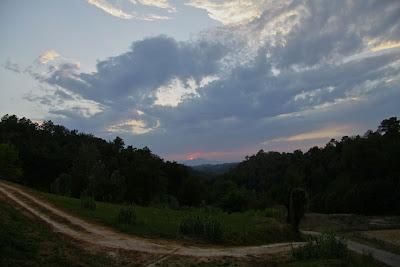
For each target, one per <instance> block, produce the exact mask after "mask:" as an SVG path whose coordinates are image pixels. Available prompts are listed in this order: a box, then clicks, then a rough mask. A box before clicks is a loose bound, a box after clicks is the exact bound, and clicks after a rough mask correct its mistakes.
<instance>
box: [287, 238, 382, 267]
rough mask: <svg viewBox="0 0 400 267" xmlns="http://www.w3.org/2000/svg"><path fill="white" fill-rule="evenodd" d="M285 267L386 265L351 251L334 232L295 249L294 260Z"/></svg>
mask: <svg viewBox="0 0 400 267" xmlns="http://www.w3.org/2000/svg"><path fill="white" fill-rule="evenodd" d="M283 266H284V267H312V266H315V267H317V266H326V267H334V266H338V267H339V266H341V267H342V266H343V267H377V266H384V265H382V264H380V263H378V262H376V261H375V260H374V259H373V258H372V256H371V255H356V254H354V253H351V252H350V251H349V250H348V249H347V246H346V244H345V243H344V242H343V241H342V240H341V239H338V238H337V237H336V236H334V235H333V234H324V235H321V236H316V237H310V239H309V240H308V242H307V244H306V245H305V246H303V247H300V248H297V249H293V251H292V260H291V262H289V263H285V264H283Z"/></svg>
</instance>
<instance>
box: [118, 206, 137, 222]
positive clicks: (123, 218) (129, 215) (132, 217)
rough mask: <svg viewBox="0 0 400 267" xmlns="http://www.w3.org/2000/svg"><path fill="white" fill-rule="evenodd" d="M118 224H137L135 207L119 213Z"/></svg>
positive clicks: (126, 208)
mask: <svg viewBox="0 0 400 267" xmlns="http://www.w3.org/2000/svg"><path fill="white" fill-rule="evenodd" d="M117 220H118V223H120V224H126V225H128V224H135V223H136V211H135V207H134V206H133V205H129V206H128V207H124V208H122V209H121V210H120V211H119V213H118V218H117Z"/></svg>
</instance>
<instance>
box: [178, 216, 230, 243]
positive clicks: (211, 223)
mask: <svg viewBox="0 0 400 267" xmlns="http://www.w3.org/2000/svg"><path fill="white" fill-rule="evenodd" d="M179 232H180V233H181V234H183V235H187V236H191V237H195V238H201V239H205V240H207V241H211V242H215V243H216V242H220V241H221V240H222V233H223V230H222V224H221V223H220V222H219V221H217V220H215V219H212V218H210V217H201V216H194V217H188V218H185V219H183V220H182V222H181V224H180V226H179Z"/></svg>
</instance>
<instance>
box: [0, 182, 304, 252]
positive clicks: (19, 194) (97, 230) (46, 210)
mask: <svg viewBox="0 0 400 267" xmlns="http://www.w3.org/2000/svg"><path fill="white" fill-rule="evenodd" d="M0 193H1V194H3V195H5V196H6V197H7V198H9V199H10V200H11V201H12V202H14V203H16V204H17V205H19V206H21V207H22V208H24V209H26V210H27V211H29V212H30V213H32V214H33V215H34V216H36V217H37V218H39V219H40V220H42V221H43V222H45V223H46V224H48V225H50V226H51V227H52V228H53V229H54V231H56V232H60V233H62V234H65V235H67V236H69V237H72V238H74V239H77V240H81V241H84V242H86V243H89V244H93V245H97V246H101V247H104V248H111V249H124V250H132V251H139V252H146V253H153V254H164V255H165V254H167V255H182V256H193V257H245V256H249V255H267V254H279V253H283V252H288V251H290V250H291V249H292V248H295V247H298V246H301V245H303V244H304V243H303V242H293V243H278V244H271V245H263V246H246V247H196V246H183V245H181V244H179V243H177V242H173V241H166V240H158V239H146V238H141V237H135V236H132V235H127V234H123V233H119V232H116V231H114V230H112V229H110V228H108V227H105V226H101V225H97V224H93V223H89V222H87V221H84V220H82V219H80V218H78V217H76V216H73V215H71V214H69V213H66V212H64V211H62V210H60V209H58V208H56V207H54V206H53V205H51V204H49V203H47V202H45V201H43V200H41V199H39V198H37V197H35V196H33V195H32V194H30V193H29V192H26V191H25V190H22V189H20V188H18V187H16V186H12V185H9V184H6V183H4V182H2V181H0Z"/></svg>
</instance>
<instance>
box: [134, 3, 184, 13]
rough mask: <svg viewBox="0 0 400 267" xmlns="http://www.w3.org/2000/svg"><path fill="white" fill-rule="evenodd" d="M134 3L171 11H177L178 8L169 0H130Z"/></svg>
mask: <svg viewBox="0 0 400 267" xmlns="http://www.w3.org/2000/svg"><path fill="white" fill-rule="evenodd" d="M130 1H131V3H133V4H140V5H144V6H151V7H157V8H161V9H167V10H168V11H169V12H176V8H175V7H174V6H173V5H171V3H170V2H169V1H168V0H130Z"/></svg>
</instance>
